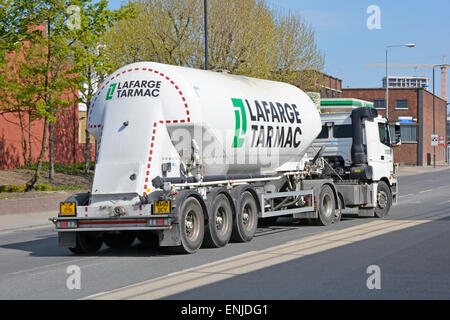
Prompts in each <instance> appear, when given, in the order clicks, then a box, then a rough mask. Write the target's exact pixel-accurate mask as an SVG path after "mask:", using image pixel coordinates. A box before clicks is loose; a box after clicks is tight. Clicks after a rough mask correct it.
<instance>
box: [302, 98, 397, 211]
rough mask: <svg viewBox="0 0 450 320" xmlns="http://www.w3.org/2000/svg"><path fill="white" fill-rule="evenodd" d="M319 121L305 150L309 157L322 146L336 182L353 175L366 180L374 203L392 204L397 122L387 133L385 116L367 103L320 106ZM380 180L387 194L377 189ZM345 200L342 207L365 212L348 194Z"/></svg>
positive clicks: (394, 193) (395, 187)
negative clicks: (356, 105)
mask: <svg viewBox="0 0 450 320" xmlns="http://www.w3.org/2000/svg"><path fill="white" fill-rule="evenodd" d="M365 109H366V110H365ZM321 121H322V130H321V132H320V133H319V135H318V136H317V138H316V139H315V141H314V142H313V144H312V145H311V147H310V149H309V150H308V156H309V157H313V156H314V155H315V154H317V152H318V151H319V150H320V149H321V148H323V150H322V157H323V159H324V161H326V163H327V166H328V173H329V174H330V175H331V176H333V177H334V179H335V182H336V183H340V181H342V180H344V181H349V180H355V179H356V180H359V181H360V183H365V182H366V183H369V184H368V185H369V186H370V187H371V188H374V189H376V190H374V192H376V194H377V196H376V199H374V200H375V201H376V202H377V203H376V204H378V202H380V201H382V202H389V204H396V202H397V178H396V174H395V164H394V157H393V148H394V147H395V146H397V145H399V144H400V143H401V141H400V133H399V128H398V126H395V130H394V132H392V133H391V131H390V130H389V123H388V121H387V119H386V118H384V117H382V116H380V115H378V113H377V112H376V109H374V108H370V107H360V108H357V107H353V108H345V109H344V108H334V109H331V108H328V109H325V110H322V113H321ZM391 134H394V135H395V138H394V137H391ZM357 140H360V141H357ZM358 173H361V175H359V174H358ZM381 184H383V187H384V185H385V186H387V188H388V189H389V193H390V194H388V193H387V192H386V191H384V192H381V191H380V190H378V186H379V185H381ZM380 192H381V193H382V194H381V195H380ZM343 193H344V194H345V191H344V192H343ZM380 197H381V198H389V199H381V198H380ZM347 200H348V201H347V203H346V205H345V206H346V207H352V206H353V207H359V209H360V215H366V213H365V210H364V209H363V208H362V207H361V205H357V202H358V201H357V200H355V199H352V197H351V196H349V197H348V198H347ZM353 202H355V205H353ZM375 214H376V212H375Z"/></svg>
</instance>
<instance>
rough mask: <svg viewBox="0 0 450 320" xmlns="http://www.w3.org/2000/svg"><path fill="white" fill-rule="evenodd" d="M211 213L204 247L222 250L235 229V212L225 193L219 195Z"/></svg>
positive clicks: (215, 199) (213, 203) (214, 201)
mask: <svg viewBox="0 0 450 320" xmlns="http://www.w3.org/2000/svg"><path fill="white" fill-rule="evenodd" d="M211 212H212V215H211V217H210V219H209V221H208V225H207V227H206V230H205V239H204V240H203V245H204V246H205V247H207V248H220V247H223V246H225V245H226V244H227V243H228V241H230V237H231V231H232V228H233V211H232V209H231V204H230V201H229V200H228V197H227V196H226V195H224V194H223V193H221V194H219V195H217V196H216V197H215V198H214V200H213V202H212V204H211Z"/></svg>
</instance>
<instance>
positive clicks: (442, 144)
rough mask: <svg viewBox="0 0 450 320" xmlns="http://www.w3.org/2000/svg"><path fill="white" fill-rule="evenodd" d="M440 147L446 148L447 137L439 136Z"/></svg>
mask: <svg viewBox="0 0 450 320" xmlns="http://www.w3.org/2000/svg"><path fill="white" fill-rule="evenodd" d="M438 145H439V146H440V147H442V146H444V147H445V137H444V136H439V144H438Z"/></svg>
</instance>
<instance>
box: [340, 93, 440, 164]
mask: <svg viewBox="0 0 450 320" xmlns="http://www.w3.org/2000/svg"><path fill="white" fill-rule="evenodd" d="M342 97H343V98H357V99H362V100H367V101H372V102H373V103H374V106H375V108H377V109H378V113H379V114H381V115H383V116H386V104H385V100H386V89H384V88H350V89H342ZM388 106H389V112H388V113H389V121H390V122H391V123H395V122H397V121H398V120H399V117H411V118H412V119H413V121H412V123H411V124H401V134H402V145H401V146H398V147H395V148H394V161H395V162H397V163H401V164H411V165H433V153H434V150H433V147H432V146H431V135H432V134H433V133H436V134H437V135H438V136H439V137H444V144H445V145H442V146H438V147H436V149H435V151H436V164H444V163H445V159H446V145H447V140H446V118H447V117H446V101H445V100H443V99H441V98H439V97H438V96H435V109H434V125H435V128H436V129H435V130H436V131H435V132H433V94H432V93H430V92H429V91H427V90H425V89H423V88H389V105H388Z"/></svg>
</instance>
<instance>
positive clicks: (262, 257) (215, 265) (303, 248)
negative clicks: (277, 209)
mask: <svg viewBox="0 0 450 320" xmlns="http://www.w3.org/2000/svg"><path fill="white" fill-rule="evenodd" d="M429 221H431V220H378V221H373V222H369V223H366V224H362V225H357V226H354V227H349V228H345V229H341V230H337V231H331V232H326V233H321V234H318V235H314V236H309V237H306V238H302V239H299V240H294V241H290V242H288V243H285V244H282V245H278V246H274V247H271V248H267V249H264V250H259V251H252V252H248V253H244V254H242V255H239V256H235V257H231V258H227V259H224V260H220V261H215V262H212V263H209V264H205V265H201V266H198V267H194V268H190V269H187V270H182V271H179V272H176V273H172V274H170V275H166V276H162V277H158V278H155V279H151V280H147V281H143V282H140V283H137V284H134V285H130V286H126V287H124V288H120V289H117V290H112V291H109V292H107V293H104V294H97V295H95V296H94V298H96V299H106V300H109V299H113V300H115V299H132V300H135V299H160V298H163V297H167V296H171V295H174V294H177V293H180V292H183V291H187V290H191V289H195V288H198V287H200V286H204V285H209V284H212V283H215V282H218V281H221V280H225V279H229V278H232V277H235V276H238V275H241V274H245V273H248V272H252V271H257V270H260V269H263V268H267V267H270V266H274V265H277V264H280V263H284V262H288V261H291V260H295V259H299V258H302V257H304V256H307V255H312V254H316V253H319V252H323V251H326V250H330V249H333V248H337V247H341V246H344V245H347V244H351V243H355V242H358V241H361V240H365V239H369V238H372V237H376V236H379V235H383V234H387V233H390V232H394V231H397V230H401V229H405V228H409V227H413V226H417V225H420V224H423V223H426V222H429ZM90 297H92V296H90ZM86 298H89V297H86ZM86 298H85V299H86Z"/></svg>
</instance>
